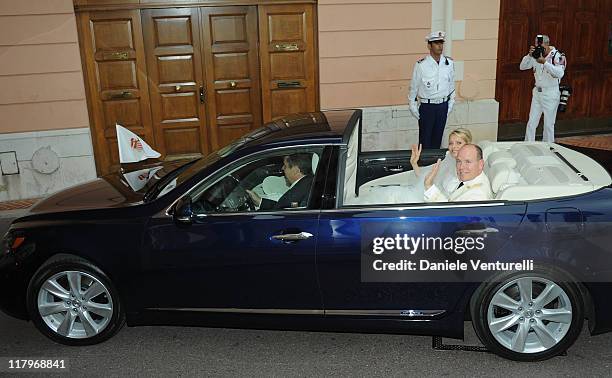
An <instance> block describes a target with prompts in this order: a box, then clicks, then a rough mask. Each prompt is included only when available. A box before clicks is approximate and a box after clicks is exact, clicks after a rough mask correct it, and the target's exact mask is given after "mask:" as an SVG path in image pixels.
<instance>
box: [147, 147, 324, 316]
mask: <svg viewBox="0 0 612 378" xmlns="http://www.w3.org/2000/svg"><path fill="white" fill-rule="evenodd" d="M297 149H298V148H297V147H296V148H277V149H272V150H268V151H265V152H263V153H256V154H253V155H250V156H247V157H246V158H244V159H241V160H240V161H238V162H235V163H232V164H229V165H228V166H226V167H225V168H223V169H221V170H220V171H218V172H217V173H215V174H214V175H213V176H211V177H209V178H208V179H206V180H204V182H202V183H201V184H200V185H198V186H196V187H194V189H193V190H191V191H190V193H189V194H188V196H191V197H192V198H193V200H194V201H196V202H197V201H199V199H198V198H204V197H205V198H206V201H208V200H211V201H213V202H214V201H216V198H217V197H215V196H217V195H219V193H221V194H220V195H221V196H224V195H226V194H228V193H230V192H231V191H232V190H231V188H230V189H227V188H226V187H221V186H224V185H225V186H227V185H228V184H227V182H225V181H224V179H225V180H227V178H228V177H232V180H233V179H234V178H235V179H236V181H240V182H241V184H242V185H245V188H246V189H249V190H251V189H253V190H259V189H261V188H258V185H257V182H259V180H261V178H262V172H263V173H265V174H269V175H270V176H274V175H277V174H278V173H279V171H280V170H279V166H278V164H277V163H275V159H277V158H278V157H279V156H280V157H281V158H282V156H284V155H287V154H291V153H292V152H295V151H296V150H297ZM299 150H300V151H302V152H303V151H307V152H309V153H312V154H313V156H314V154H316V155H317V159H316V160H318V161H320V162H325V163H315V159H314V158H313V165H316V166H321V167H322V168H317V167H316V166H315V167H314V168H313V171H314V172H313V173H314V179H313V181H314V184H313V185H312V188H314V189H312V192H311V194H310V198H311V200H310V202H309V204H308V205H307V206H306V207H302V208H289V209H277V210H266V211H253V210H252V209H251V210H249V209H248V208H246V207H244V206H243V205H244V204H240V198H230V196H227V197H225V198H220V200H223V201H222V202H216V204H218V205H219V206H217V208H216V209H210V208H202V206H200V207H198V206H196V202H194V205H193V207H194V216H193V217H192V219H191V221H190V222H187V223H181V222H177V220H176V219H175V218H176V217H175V218H173V217H172V216H167V215H165V214H160V215H159V216H157V217H154V218H153V219H152V220H151V223H150V225H149V227H148V230H147V232H146V235H145V245H147V246H148V247H147V249H148V253H147V255H146V258H147V261H143V262H142V266H143V272H142V276H143V284H144V283H145V282H146V283H148V285H149V286H148V288H147V289H146V290H144V291H146V292H148V294H147V297H146V298H142V300H143V303H142V307H144V308H159V309H193V310H197V311H211V312H226V311H227V312H246V313H281V314H282V313H288V314H292V313H301V311H307V312H310V311H313V310H314V311H321V297H320V291H319V287H318V284H317V279H316V271H315V246H316V240H317V226H318V215H319V207H320V203H319V202H318V201H317V200H316V198H317V197H320V194H319V195H317V194H316V193H315V192H316V191H317V190H319V191H322V187H323V185H322V184H320V183H319V181H321V180H323V179H324V178H325V174H326V172H325V168H327V164H326V161H327V160H326V159H328V157H326V156H327V155H325V154H323V150H324V149H323V147H320V146H317V147H301V148H299ZM251 166H257V168H256V169H254V170H252V171H250V169H251V168H250V167H251ZM244 172H247V173H248V174H246V176H245V177H241V176H240V175H243V174H244ZM276 178H278V176H276ZM277 181H278V180H277ZM229 185H231V183H230V184H229ZM253 185H255V186H253ZM317 188H320V189H317ZM224 191H225V193H224ZM232 193H233V192H232ZM198 196H200V197H198ZM202 201H204V200H202ZM206 206H209V205H206ZM206 206H204V207H206ZM223 206H226V207H225V208H224V207H223ZM232 206H233V208H232Z"/></svg>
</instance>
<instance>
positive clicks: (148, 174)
mask: <svg viewBox="0 0 612 378" xmlns="http://www.w3.org/2000/svg"><path fill="white" fill-rule="evenodd" d="M187 162H189V160H176V161H171V162H158V163H153V164H147V165H143V164H138V165H134V166H132V167H130V169H122V170H121V172H116V173H111V174H108V175H106V176H103V177H100V178H97V179H95V180H92V181H88V182H85V183H83V184H79V185H76V186H73V187H70V188H67V189H64V190H61V191H59V192H57V193H55V194H52V195H50V196H48V197H46V198H44V199H43V200H41V201H39V202H38V203H36V204H35V205H34V206H33V207H32V208H30V210H29V214H40V213H50V212H64V211H75V210H87V209H105V208H117V207H126V206H134V205H138V204H141V203H142V202H143V197H144V195H145V193H146V192H147V190H148V189H149V188H151V187H152V186H153V185H155V183H156V182H157V181H158V180H159V179H161V178H162V177H164V176H165V175H167V174H168V173H170V172H172V171H174V170H175V169H176V168H178V167H180V166H181V165H183V164H185V163H187Z"/></svg>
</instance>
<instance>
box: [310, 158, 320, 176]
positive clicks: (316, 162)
mask: <svg viewBox="0 0 612 378" xmlns="http://www.w3.org/2000/svg"><path fill="white" fill-rule="evenodd" d="M318 165H319V155H317V154H316V153H313V154H312V174H313V175H314V174H315V173H317V166H318Z"/></svg>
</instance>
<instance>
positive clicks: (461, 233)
mask: <svg viewBox="0 0 612 378" xmlns="http://www.w3.org/2000/svg"><path fill="white" fill-rule="evenodd" d="M496 232H499V230H498V229H497V228H495V227H485V228H478V229H475V230H469V229H468V230H457V231H455V235H459V236H474V235H486V234H494V233H496Z"/></svg>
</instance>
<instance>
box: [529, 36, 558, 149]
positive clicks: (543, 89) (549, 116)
mask: <svg viewBox="0 0 612 378" xmlns="http://www.w3.org/2000/svg"><path fill="white" fill-rule="evenodd" d="M536 44H537V45H540V46H542V47H543V48H544V52H543V54H542V55H541V56H539V57H538V58H537V59H536V58H534V57H533V55H532V54H533V52H534V51H535V49H536V48H535V46H531V47H530V48H529V53H528V54H527V55H525V56H524V57H523V60H522V61H521V65H520V68H521V70H529V69H532V70H533V75H534V76H535V87H534V88H533V94H532V98H531V110H530V111H529V121H528V122H527V130H525V140H526V141H528V142H530V141H534V140H535V132H536V128H537V127H538V124H539V123H540V117H541V116H542V113H544V137H543V141H544V142H554V141H555V120H556V118H557V108H558V107H559V100H560V96H561V93H560V92H559V82H560V81H561V78H562V77H563V74H564V73H565V67H566V65H567V62H566V60H565V55H563V54H561V53H560V52H559V51H557V49H556V48H555V47H554V46H550V38H549V37H548V36H547V35H538V36H537V37H536Z"/></svg>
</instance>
